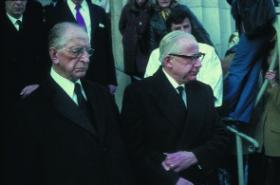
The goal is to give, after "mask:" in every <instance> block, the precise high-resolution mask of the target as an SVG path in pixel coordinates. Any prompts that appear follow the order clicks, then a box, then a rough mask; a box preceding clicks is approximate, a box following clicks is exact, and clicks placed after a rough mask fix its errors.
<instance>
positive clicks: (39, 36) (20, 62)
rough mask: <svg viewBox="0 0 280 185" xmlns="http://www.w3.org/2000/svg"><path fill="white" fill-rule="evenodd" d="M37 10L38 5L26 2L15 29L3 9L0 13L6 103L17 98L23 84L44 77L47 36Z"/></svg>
mask: <svg viewBox="0 0 280 185" xmlns="http://www.w3.org/2000/svg"><path fill="white" fill-rule="evenodd" d="M40 10H41V9H40V6H39V7H38V6H35V7H34V6H33V4H32V3H31V2H28V3H27V7H26V11H25V12H24V14H23V19H22V30H21V31H17V30H16V28H15V27H14V25H13V24H12V22H11V21H10V20H9V18H8V16H7V15H6V12H1V13H0V25H1V28H2V29H1V30H0V37H1V42H0V45H1V51H2V54H1V63H2V75H3V78H2V79H4V80H3V81H4V94H5V95H4V97H5V98H6V100H9V101H7V106H12V105H14V103H15V102H16V101H18V100H19V99H20V96H19V94H20V91H21V90H22V89H23V88H24V87H25V86H26V85H30V84H34V83H38V82H40V80H41V79H42V78H43V77H44V78H45V77H46V76H44V75H46V74H47V73H46V71H47V68H48V63H47V62H46V58H45V56H46V54H45V52H46V47H45V46H46V45H44V43H45V42H46V40H44V39H45V38H46V37H45V34H44V33H45V32H44V30H43V26H42V25H43V22H42V17H40V15H39V12H40Z"/></svg>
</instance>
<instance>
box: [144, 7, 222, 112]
mask: <svg viewBox="0 0 280 185" xmlns="http://www.w3.org/2000/svg"><path fill="white" fill-rule="evenodd" d="M192 24H193V20H192V16H191V14H190V12H188V11H186V10H185V9H183V8H181V7H175V8H173V9H171V13H170V16H169V17H168V18H167V20H166V26H167V28H168V30H170V31H174V30H181V31H185V32H187V33H192V32H193V31H194V32H195V31H196V32H197V31H198V30H195V29H196V28H193V26H192ZM198 47H199V51H200V52H202V53H204V54H205V55H204V58H203V60H202V63H201V68H200V71H199V73H198V74H197V80H199V81H201V82H203V83H206V84H208V85H210V86H211V88H212V90H213V93H214V98H215V107H220V106H221V105H222V101H223V74H222V67H221V61H220V59H219V57H218V55H217V54H216V51H215V49H214V48H213V47H212V46H210V45H208V44H205V43H198ZM158 58H159V48H157V49H154V50H153V51H152V53H151V55H150V57H149V61H148V64H147V67H146V71H145V78H146V77H149V76H152V75H153V74H154V73H155V72H156V71H157V70H158V68H159V67H160V65H161V62H160V61H159V59H158Z"/></svg>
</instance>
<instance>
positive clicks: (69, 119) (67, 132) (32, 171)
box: [4, 22, 133, 185]
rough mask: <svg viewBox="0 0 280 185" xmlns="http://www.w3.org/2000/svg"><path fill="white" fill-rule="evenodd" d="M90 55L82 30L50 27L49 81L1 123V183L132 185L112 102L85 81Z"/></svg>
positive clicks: (98, 87) (99, 88) (70, 26)
mask: <svg viewBox="0 0 280 185" xmlns="http://www.w3.org/2000/svg"><path fill="white" fill-rule="evenodd" d="M92 54H93V50H92V49H91V48H90V42H89V38H88V35H87V33H86V32H85V31H84V29H83V28H81V27H80V26H78V25H76V24H74V23H67V22H66V23H60V24H56V25H55V26H54V27H53V28H52V29H51V31H50V34H49V55H50V59H51V62H52V67H51V70H50V74H49V78H48V79H47V80H46V81H45V82H44V83H42V84H40V86H39V88H38V89H36V90H35V91H34V92H33V93H31V94H30V95H29V96H28V97H26V98H25V99H24V100H23V101H22V102H21V104H20V105H19V106H18V108H17V109H16V112H15V114H14V115H15V116H14V118H10V120H12V121H10V122H9V123H8V125H5V126H6V127H5V129H6V130H5V139H4V140H5V160H4V161H5V165H4V168H5V170H4V171H5V175H4V176H5V180H6V181H5V184H7V185H8V184H9V185H11V184H12V185H13V184H38V185H39V184H46V185H70V184H71V185H93V184H96V185H116V184H119V185H133V183H132V182H131V176H130V172H129V170H128V163H127V161H126V160H127V159H126V157H125V153H124V151H123V144H122V141H121V139H120V133H119V128H118V126H119V123H118V120H119V119H118V111H117V107H116V105H115V103H114V101H113V98H112V96H111V95H110V93H109V92H108V90H106V88H104V87H102V86H101V85H98V84H97V83H91V82H89V81H86V80H85V79H84V77H85V75H86V72H87V70H88V67H89V57H90V56H91V55H92Z"/></svg>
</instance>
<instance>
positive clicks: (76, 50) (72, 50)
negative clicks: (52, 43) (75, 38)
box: [62, 47, 94, 58]
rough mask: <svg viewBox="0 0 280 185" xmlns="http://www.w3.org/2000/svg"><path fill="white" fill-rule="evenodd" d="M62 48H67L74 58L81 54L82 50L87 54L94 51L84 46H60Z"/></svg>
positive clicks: (89, 54)
mask: <svg viewBox="0 0 280 185" xmlns="http://www.w3.org/2000/svg"><path fill="white" fill-rule="evenodd" d="M62 50H67V51H68V52H69V53H70V54H71V55H72V56H73V57H74V58H79V57H81V56H83V54H84V52H86V53H87V55H88V56H92V55H93V53H94V49H93V48H86V47H72V48H62Z"/></svg>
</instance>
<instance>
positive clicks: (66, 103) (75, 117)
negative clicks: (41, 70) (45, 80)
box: [50, 79, 97, 136]
mask: <svg viewBox="0 0 280 185" xmlns="http://www.w3.org/2000/svg"><path fill="white" fill-rule="evenodd" d="M50 85H51V88H53V89H54V95H53V99H52V103H53V106H54V108H55V110H56V111H58V112H59V113H60V114H61V115H63V116H64V117H66V118H67V119H69V120H71V121H72V122H73V123H75V124H77V125H78V126H80V127H82V128H84V129H86V130H87V131H89V132H90V133H91V134H93V135H94V136H97V133H96V130H95V129H94V128H93V126H92V124H91V122H90V120H89V119H88V118H87V117H86V116H85V115H84V114H83V113H82V111H81V110H80V109H79V108H78V107H77V105H76V104H75V103H74V102H73V100H72V99H71V98H70V97H69V96H68V95H67V94H66V93H65V92H64V91H63V89H62V88H61V87H60V86H58V85H57V84H56V83H55V82H54V81H53V80H52V79H51V81H50Z"/></svg>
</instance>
